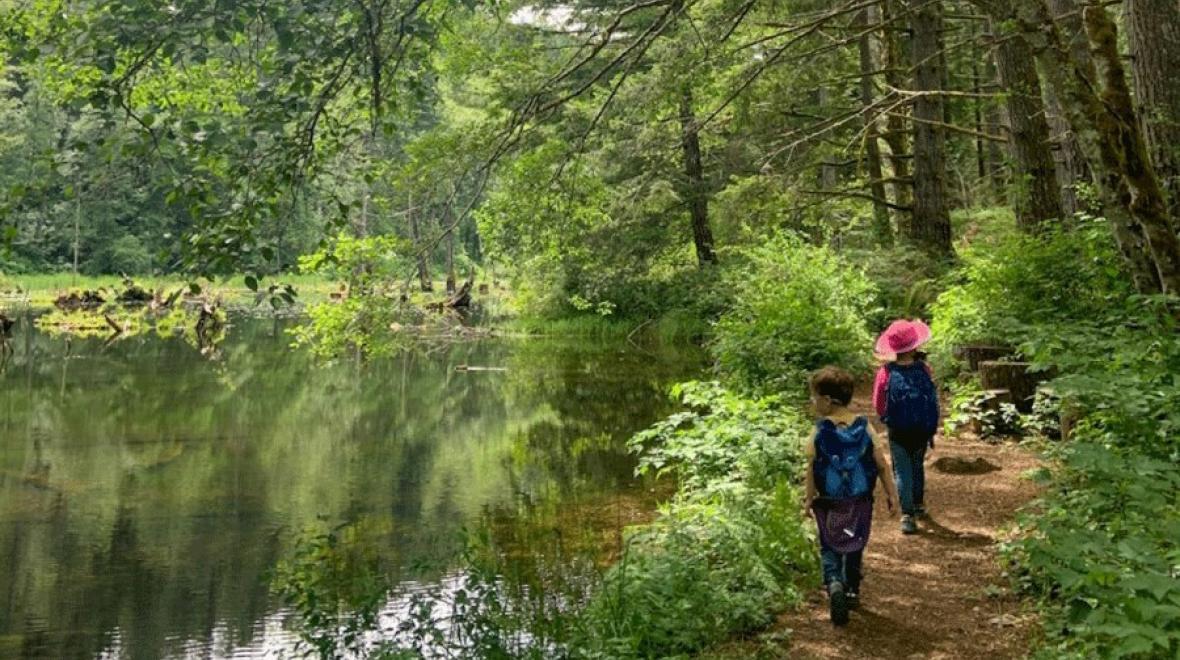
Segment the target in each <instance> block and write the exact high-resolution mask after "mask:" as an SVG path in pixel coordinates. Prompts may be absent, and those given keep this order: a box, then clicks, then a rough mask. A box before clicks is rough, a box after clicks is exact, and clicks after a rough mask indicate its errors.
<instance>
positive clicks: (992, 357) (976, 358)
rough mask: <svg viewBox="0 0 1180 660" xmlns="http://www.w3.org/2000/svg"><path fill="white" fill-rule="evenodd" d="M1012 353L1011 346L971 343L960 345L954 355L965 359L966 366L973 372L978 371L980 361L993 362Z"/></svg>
mask: <svg viewBox="0 0 1180 660" xmlns="http://www.w3.org/2000/svg"><path fill="white" fill-rule="evenodd" d="M1012 354H1013V351H1012V349H1011V348H1009V347H1007V346H999V345H995V344H971V345H967V346H960V347H959V348H958V349H956V350H955V356H956V357H959V358H961V359H962V360H963V361H965V362H966V363H967V368H968V369H969V370H971V371H973V372H976V371H979V365H980V363H983V362H989V361H993V362H994V361H996V360H1001V359H1003V358H1006V357H1011V356H1012Z"/></svg>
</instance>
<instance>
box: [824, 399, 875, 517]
mask: <svg viewBox="0 0 1180 660" xmlns="http://www.w3.org/2000/svg"><path fill="white" fill-rule="evenodd" d="M868 424H869V422H868V420H867V419H865V418H864V417H857V418H856V421H854V422H852V424H849V425H848V426H846V427H844V428H840V427H838V426H836V424H835V422H833V421H832V420H830V419H821V420H820V421H819V423H818V424H816V434H815V464H814V468H813V469H814V470H815V483H816V487H817V488H818V489H819V492H820V494H821V495H823V496H825V497H832V498H837V499H844V498H850V497H861V496H863V495H867V494H869V493H871V492H872V491H873V485H874V484H875V483H876V482H877V462H876V461H875V460H873V439H872V437H871V436H870V435H869V431H868Z"/></svg>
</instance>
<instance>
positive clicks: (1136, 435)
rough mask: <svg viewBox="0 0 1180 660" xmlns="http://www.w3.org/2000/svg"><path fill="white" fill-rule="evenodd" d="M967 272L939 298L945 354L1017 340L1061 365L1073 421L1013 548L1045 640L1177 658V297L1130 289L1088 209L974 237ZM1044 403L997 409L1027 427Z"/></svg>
mask: <svg viewBox="0 0 1180 660" xmlns="http://www.w3.org/2000/svg"><path fill="white" fill-rule="evenodd" d="M954 278H955V281H954V283H953V285H952V286H951V287H950V288H949V289H948V290H947V291H946V292H945V293H943V294H942V295H941V296H940V297H939V299H938V301H937V303H936V304H935V305H934V311H935V322H934V330H935V336H936V337H937V343H936V344H935V350H936V351H937V354H938V355H939V356H940V357H941V358H942V359H945V360H950V359H951V356H950V348H951V347H952V346H954V345H958V344H963V343H970V342H973V341H988V342H994V341H1001V342H1003V343H1005V344H1007V345H1010V346H1012V347H1013V348H1014V349H1015V350H1016V353H1017V354H1018V355H1020V356H1022V357H1023V358H1024V359H1026V360H1028V361H1031V362H1032V364H1033V369H1035V370H1042V371H1046V372H1048V371H1049V370H1052V372H1053V373H1055V374H1056V377H1055V378H1053V379H1052V380H1050V381H1049V382H1048V383H1047V384H1046V386H1045V388H1044V390H1043V391H1044V392H1045V393H1047V394H1049V395H1050V396H1048V397H1043V398H1044V400H1045V401H1047V402H1048V403H1047V404H1046V405H1048V406H1055V407H1056V413H1057V414H1058V415H1060V414H1061V413H1062V411H1065V413H1066V416H1067V417H1068V418H1071V420H1072V421H1073V424H1072V432H1070V433H1068V434H1067V438H1066V439H1065V440H1062V441H1056V442H1049V443H1047V447H1048V450H1047V457H1048V459H1049V461H1048V468H1047V470H1045V471H1043V474H1041V480H1042V482H1043V485H1044V490H1043V492H1042V495H1041V496H1040V498H1039V499H1038V500H1037V501H1036V502H1035V503H1033V505H1031V506H1030V507H1028V508H1027V509H1026V510H1025V511H1024V512H1023V514H1022V515H1021V518H1020V522H1019V530H1018V532H1019V533H1018V535H1017V536H1016V539H1015V540H1014V541H1012V542H1010V543H1008V544H1006V545H1005V546H1004V547H1003V556H1004V558H1005V560H1006V561H1007V562H1008V563H1009V565H1010V573H1011V574H1012V575H1014V576H1015V581H1016V584H1017V586H1018V587H1019V588H1020V589H1021V590H1022V591H1023V592H1024V593H1026V594H1027V595H1029V596H1030V597H1032V598H1033V599H1034V602H1035V603H1036V604H1037V606H1038V609H1039V610H1040V613H1041V615H1042V619H1043V621H1044V633H1045V634H1044V636H1043V639H1042V640H1041V642H1040V643H1039V646H1038V648H1037V649H1036V650H1035V654H1036V655H1037V656H1038V657H1043V658H1091V657H1101V658H1144V659H1147V658H1175V657H1177V656H1178V655H1180V323H1178V322H1177V312H1176V310H1177V308H1178V306H1180V301H1177V300H1175V299H1168V298H1165V297H1158V296H1157V297H1146V296H1139V295H1135V294H1133V293H1132V292H1131V291H1130V290H1129V286H1128V285H1127V283H1126V277H1125V276H1123V275H1122V273H1121V272H1120V262H1119V259H1118V255H1117V252H1116V250H1115V247H1114V245H1113V244H1112V242H1111V240H1110V237H1109V229H1108V228H1106V227H1105V226H1104V225H1103V224H1102V223H1101V222H1100V221H1096V220H1087V219H1082V220H1079V221H1078V223H1077V224H1076V226H1074V227H1072V229H1071V230H1070V231H1062V232H1057V233H1052V234H1050V235H1048V236H1045V237H1041V238H1033V237H1015V236H1014V237H1010V238H1008V239H1006V240H1003V241H997V242H994V243H992V244H989V245H986V246H976V247H972V248H970V249H968V250H967V251H965V253H964V255H963V265H962V266H961V268H960V269H959V271H958V272H957V273H956V274H955V275H954ZM970 387H971V385H970V383H969V382H967V384H966V385H965V386H960V387H959V390H960V392H959V397H960V398H961V399H963V400H969V399H970V396H971V391H970ZM1044 412H1045V411H1043V410H1042V411H1039V413H1040V414H1041V415H1042V417H1043V413H1044ZM1036 417H1037V415H1033V416H1023V417H1015V416H1014V417H1013V418H1012V419H1011V420H1007V419H1004V420H1000V421H1002V422H1004V423H1005V424H1009V423H1010V424H1012V425H1013V428H1014V430H1016V431H1024V432H1028V431H1029V430H1030V426H1029V424H1028V420H1030V419H1031V420H1035V418H1036ZM1040 430H1041V429H1038V428H1035V427H1032V428H1031V431H1033V432H1037V431H1040Z"/></svg>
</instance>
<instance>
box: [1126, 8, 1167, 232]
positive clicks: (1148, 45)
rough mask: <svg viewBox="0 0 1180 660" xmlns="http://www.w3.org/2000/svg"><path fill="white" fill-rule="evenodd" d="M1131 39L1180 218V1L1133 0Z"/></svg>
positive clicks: (1160, 166)
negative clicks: (1179, 81)
mask: <svg viewBox="0 0 1180 660" xmlns="http://www.w3.org/2000/svg"><path fill="white" fill-rule="evenodd" d="M1125 24H1126V26H1127V39H1128V42H1129V43H1130V46H1131V73H1132V76H1133V78H1134V82H1135V100H1136V101H1137V102H1138V109H1139V117H1140V120H1141V121H1142V124H1143V134H1144V137H1145V138H1146V140H1147V147H1148V152H1149V154H1150V156H1151V160H1152V162H1153V163H1154V164H1155V169H1156V172H1157V174H1158V175H1159V179H1160V183H1161V184H1162V185H1163V187H1164V191H1165V193H1166V194H1167V198H1168V207H1169V214H1170V215H1171V217H1172V221H1173V222H1176V221H1177V220H1178V219H1180V83H1178V82H1177V76H1180V2H1178V1H1177V0H1127V4H1126V21H1125Z"/></svg>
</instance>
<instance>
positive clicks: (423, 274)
mask: <svg viewBox="0 0 1180 660" xmlns="http://www.w3.org/2000/svg"><path fill="white" fill-rule="evenodd" d="M406 217H407V219H408V221H409V225H410V245H411V246H412V248H413V250H414V254H415V255H417V261H418V285H419V286H420V287H421V288H422V290H423V291H433V290H434V283H433V282H432V281H431V279H430V267H429V265H428V264H427V262H426V252H425V250H424V249H423V245H422V235H421V232H420V231H419V228H418V212H417V211H415V210H414V201H413V199H412V198H411V200H410V208H409V210H407V211H406Z"/></svg>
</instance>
